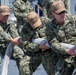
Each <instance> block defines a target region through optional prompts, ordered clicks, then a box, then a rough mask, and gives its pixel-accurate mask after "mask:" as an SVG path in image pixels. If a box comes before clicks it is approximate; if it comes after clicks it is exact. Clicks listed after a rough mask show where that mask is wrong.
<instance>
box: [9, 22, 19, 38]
mask: <svg viewBox="0 0 76 75" xmlns="http://www.w3.org/2000/svg"><path fill="white" fill-rule="evenodd" d="M9 33H10V35H11V37H13V38H16V37H19V34H18V32H17V29H16V27H15V23H13V22H11V23H10V28H9Z"/></svg>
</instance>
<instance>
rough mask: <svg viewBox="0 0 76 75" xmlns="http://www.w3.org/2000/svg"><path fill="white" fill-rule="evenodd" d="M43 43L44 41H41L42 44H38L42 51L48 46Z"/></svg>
mask: <svg viewBox="0 0 76 75" xmlns="http://www.w3.org/2000/svg"><path fill="white" fill-rule="evenodd" d="M45 44H46V42H45V43H43V44H41V45H40V46H39V48H40V49H41V50H42V51H45V50H47V49H49V47H47V46H46V45H45Z"/></svg>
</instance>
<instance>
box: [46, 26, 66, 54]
mask: <svg viewBox="0 0 76 75" xmlns="http://www.w3.org/2000/svg"><path fill="white" fill-rule="evenodd" d="M45 33H46V36H47V40H48V43H49V45H50V48H51V49H52V50H53V51H54V52H56V53H60V54H62V55H64V54H66V52H65V48H64V47H63V46H61V44H60V42H59V41H58V40H57V39H56V37H55V34H54V33H53V30H52V29H50V27H48V26H47V28H46V31H45Z"/></svg>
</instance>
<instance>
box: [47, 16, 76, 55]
mask: <svg viewBox="0 0 76 75" xmlns="http://www.w3.org/2000/svg"><path fill="white" fill-rule="evenodd" d="M46 35H47V39H48V41H49V44H50V47H51V49H52V50H54V51H55V52H57V53H61V54H66V53H65V48H64V47H63V46H61V44H60V43H61V42H63V43H68V44H73V45H76V17H75V16H70V15H67V16H66V20H65V22H64V24H63V25H59V23H57V22H56V21H55V19H53V20H52V21H51V22H50V23H49V24H48V25H47V27H46Z"/></svg>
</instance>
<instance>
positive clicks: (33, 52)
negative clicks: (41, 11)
mask: <svg viewBox="0 0 76 75" xmlns="http://www.w3.org/2000/svg"><path fill="white" fill-rule="evenodd" d="M41 21H42V25H41V26H40V27H38V28H36V29H33V28H32V27H31V26H30V25H29V23H28V22H27V23H25V25H24V27H23V29H22V33H21V34H22V38H23V48H24V49H23V50H25V49H26V50H25V51H24V52H25V56H24V58H23V59H22V60H20V61H19V64H20V65H19V67H20V71H21V75H26V74H27V75H32V73H33V72H34V71H35V70H36V69H37V67H38V66H39V65H40V64H41V62H42V64H43V66H44V68H46V71H47V72H48V75H51V73H50V70H51V69H50V68H51V67H50V66H49V65H48V64H50V62H53V61H51V60H53V58H54V57H55V56H56V55H54V53H53V51H51V50H46V51H41V50H40V49H39V45H37V44H35V43H32V39H33V38H34V39H36V38H46V35H45V28H46V26H45V25H46V23H47V22H49V21H50V20H48V19H47V18H41ZM49 53H50V54H49ZM49 57H50V58H49ZM56 57H57V56H56ZM55 59H57V58H55ZM56 61H57V60H56ZM44 62H46V63H44ZM50 65H51V64H50ZM54 65H55V63H54ZM48 66H49V67H48ZM52 68H53V67H52Z"/></svg>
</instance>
